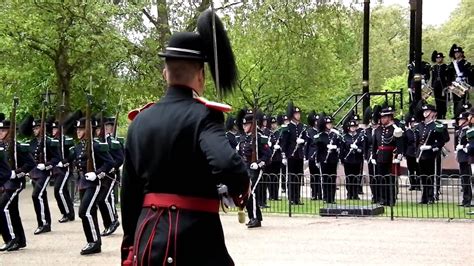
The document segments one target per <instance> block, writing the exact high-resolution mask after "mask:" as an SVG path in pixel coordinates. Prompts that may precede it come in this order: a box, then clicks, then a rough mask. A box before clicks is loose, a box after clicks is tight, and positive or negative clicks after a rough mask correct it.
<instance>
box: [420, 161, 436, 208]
mask: <svg viewBox="0 0 474 266" xmlns="http://www.w3.org/2000/svg"><path fill="white" fill-rule="evenodd" d="M418 167H419V168H418V169H419V172H420V176H421V184H423V193H422V195H421V203H428V202H432V201H434V178H435V176H434V173H435V159H428V160H420V161H419V162H418Z"/></svg>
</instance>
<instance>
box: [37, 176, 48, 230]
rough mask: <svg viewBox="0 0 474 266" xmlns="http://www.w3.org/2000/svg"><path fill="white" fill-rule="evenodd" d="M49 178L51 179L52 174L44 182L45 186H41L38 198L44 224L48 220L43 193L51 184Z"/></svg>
mask: <svg viewBox="0 0 474 266" xmlns="http://www.w3.org/2000/svg"><path fill="white" fill-rule="evenodd" d="M49 179H51V176H48V177H47V178H46V181H45V182H44V184H43V187H42V188H41V191H40V193H39V195H38V200H39V203H40V210H41V211H40V213H41V221H42V222H43V225H45V224H47V222H46V215H45V213H44V200H43V193H44V190H45V189H46V187H47V186H48V184H49Z"/></svg>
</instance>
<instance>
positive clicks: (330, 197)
mask: <svg viewBox="0 0 474 266" xmlns="http://www.w3.org/2000/svg"><path fill="white" fill-rule="evenodd" d="M321 172H322V174H323V199H324V201H326V202H327V203H336V179H337V163H321Z"/></svg>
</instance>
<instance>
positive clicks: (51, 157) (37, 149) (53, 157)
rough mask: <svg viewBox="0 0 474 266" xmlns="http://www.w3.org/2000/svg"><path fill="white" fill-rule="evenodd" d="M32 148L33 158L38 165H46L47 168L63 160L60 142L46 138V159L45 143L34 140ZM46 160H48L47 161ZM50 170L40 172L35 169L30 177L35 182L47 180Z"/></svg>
mask: <svg viewBox="0 0 474 266" xmlns="http://www.w3.org/2000/svg"><path fill="white" fill-rule="evenodd" d="M30 147H31V150H32V152H33V158H34V160H35V162H36V164H40V163H44V165H45V166H46V167H48V166H55V165H57V164H58V163H59V161H60V160H61V155H60V153H59V140H58V139H54V138H50V137H46V158H44V146H43V142H42V141H41V140H40V139H38V138H34V139H32V140H31V141H30ZM45 159H46V160H45ZM49 172H50V171H48V170H39V169H38V168H36V167H35V168H33V170H31V172H30V177H31V179H33V180H36V179H41V178H46V177H48V176H49Z"/></svg>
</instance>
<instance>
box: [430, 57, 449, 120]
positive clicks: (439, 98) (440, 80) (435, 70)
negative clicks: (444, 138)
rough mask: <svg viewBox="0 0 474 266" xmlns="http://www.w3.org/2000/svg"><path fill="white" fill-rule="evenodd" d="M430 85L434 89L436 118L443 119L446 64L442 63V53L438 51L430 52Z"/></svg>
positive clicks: (446, 82) (445, 97)
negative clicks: (431, 64) (431, 63)
mask: <svg viewBox="0 0 474 266" xmlns="http://www.w3.org/2000/svg"><path fill="white" fill-rule="evenodd" d="M431 62H433V63H434V64H433V66H431V87H432V88H433V91H434V97H435V101H436V109H437V110H438V118H439V119H445V118H446V111H447V104H448V101H447V100H448V97H447V95H448V94H447V92H446V87H448V81H447V77H448V72H447V69H448V65H446V64H445V63H444V55H443V53H438V51H436V50H435V51H433V53H432V54H431Z"/></svg>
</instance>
